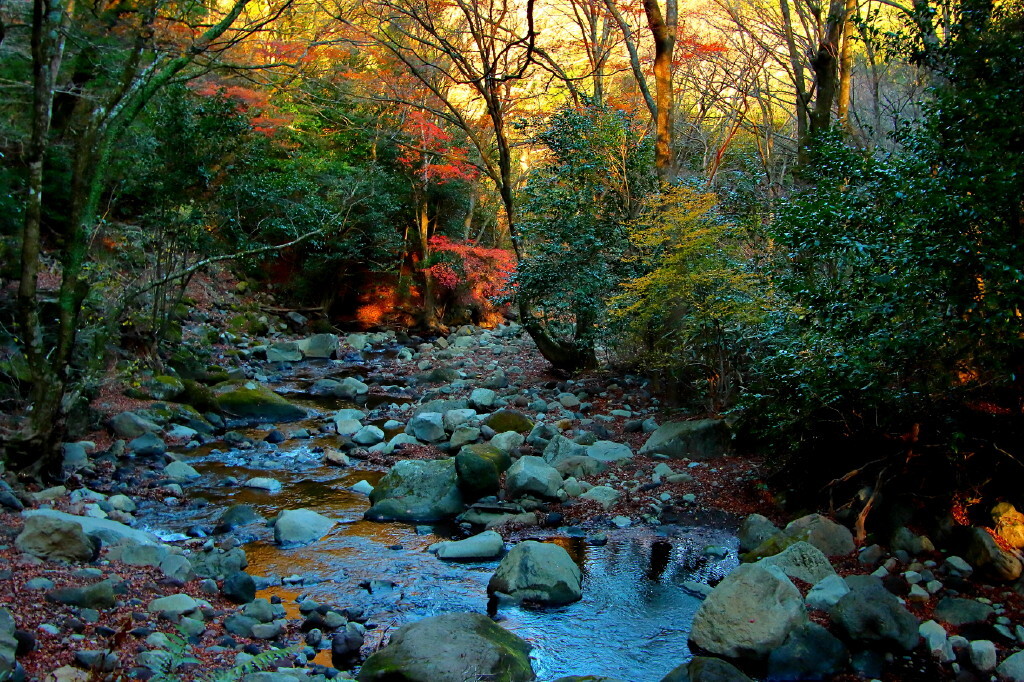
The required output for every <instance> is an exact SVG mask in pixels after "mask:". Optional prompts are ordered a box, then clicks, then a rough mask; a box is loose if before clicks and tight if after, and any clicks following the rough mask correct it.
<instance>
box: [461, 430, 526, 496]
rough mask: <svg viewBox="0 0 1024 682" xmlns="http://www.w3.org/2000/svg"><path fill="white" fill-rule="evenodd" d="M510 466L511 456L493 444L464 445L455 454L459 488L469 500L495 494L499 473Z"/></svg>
mask: <svg viewBox="0 0 1024 682" xmlns="http://www.w3.org/2000/svg"><path fill="white" fill-rule="evenodd" d="M510 466H512V457H510V456H509V454H508V453H507V452H504V451H502V450H499V449H498V448H496V447H494V446H493V445H488V444H486V443H475V444H473V445H466V446H464V447H463V448H462V449H461V450H460V451H459V454H457V455H456V456H455V471H456V473H457V474H458V476H459V490H461V491H462V493H463V495H465V496H466V499H470V500H478V499H480V498H481V497H486V496H487V495H495V494H497V492H498V490H499V489H500V487H501V474H502V473H503V472H504V471H506V470H507V469H508V468H509V467H510Z"/></svg>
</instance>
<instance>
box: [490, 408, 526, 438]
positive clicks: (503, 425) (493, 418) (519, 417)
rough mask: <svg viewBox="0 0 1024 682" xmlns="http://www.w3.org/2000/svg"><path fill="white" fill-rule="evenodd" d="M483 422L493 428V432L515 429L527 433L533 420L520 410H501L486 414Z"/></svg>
mask: <svg viewBox="0 0 1024 682" xmlns="http://www.w3.org/2000/svg"><path fill="white" fill-rule="evenodd" d="M484 424H486V425H487V426H489V427H491V428H492V429H494V431H495V433H505V432H506V431H516V432H518V433H529V432H530V430H531V429H533V422H532V421H530V419H529V418H528V417H527V416H526V415H525V414H522V413H521V412H515V411H514V410H501V411H500V412H495V413H494V414H492V415H490V416H488V417H487V418H486V419H485V420H484Z"/></svg>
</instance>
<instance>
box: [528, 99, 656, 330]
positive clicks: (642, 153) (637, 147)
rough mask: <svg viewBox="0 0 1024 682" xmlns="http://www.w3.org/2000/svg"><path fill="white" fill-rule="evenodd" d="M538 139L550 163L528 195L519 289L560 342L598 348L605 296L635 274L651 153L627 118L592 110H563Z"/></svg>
mask: <svg viewBox="0 0 1024 682" xmlns="http://www.w3.org/2000/svg"><path fill="white" fill-rule="evenodd" d="M537 140H538V141H539V142H540V143H542V144H543V146H544V149H545V152H546V158H545V160H544V161H543V162H542V163H540V164H538V165H537V166H536V167H535V169H534V170H533V171H532V172H531V174H530V177H529V179H528V181H527V184H526V188H525V189H524V190H523V192H522V196H521V204H520V205H521V207H522V208H521V214H520V219H519V221H518V226H519V231H520V234H521V238H522V243H523V258H522V260H521V261H520V264H519V268H518V270H517V271H516V274H515V276H514V278H513V286H514V288H515V292H516V295H517V296H518V297H519V299H520V300H521V301H525V302H527V303H528V304H529V305H530V306H532V307H534V308H535V309H537V310H539V311H542V313H543V317H544V322H545V325H546V327H547V329H548V331H549V333H550V334H551V335H552V336H553V337H556V338H559V339H561V340H563V341H565V342H567V343H576V344H580V345H582V346H584V347H587V348H592V347H593V343H594V339H595V336H596V334H597V332H598V328H599V324H600V323H601V321H602V320H603V317H604V313H605V307H606V300H607V299H608V297H609V296H610V295H611V294H612V293H613V292H614V290H615V288H616V286H617V285H618V283H619V282H621V281H622V280H623V279H624V278H625V277H627V276H628V275H629V274H631V273H630V271H629V269H628V264H627V263H626V262H625V260H624V258H623V256H624V255H625V253H626V251H627V249H628V248H629V240H628V230H627V222H628V221H629V220H630V219H632V218H634V217H636V215H638V213H639V212H640V210H641V208H642V205H643V199H644V197H645V196H646V195H647V194H648V193H649V192H651V191H652V190H653V189H654V187H655V184H656V183H655V179H654V176H653V174H652V167H653V162H652V158H653V157H652V154H653V152H652V147H651V144H650V141H649V140H648V139H647V138H646V137H645V136H644V135H643V132H642V130H641V129H640V127H639V126H638V123H637V122H636V121H634V120H632V118H631V117H630V116H628V115H627V114H626V113H624V112H621V111H618V110H614V109H609V108H606V107H600V106H594V105H591V106H585V107H581V108H572V107H567V108H564V109H562V110H560V111H559V112H557V113H556V114H555V115H554V116H552V117H551V119H550V121H549V122H548V125H547V127H546V128H544V129H543V130H541V131H540V132H539V133H538V134H537Z"/></svg>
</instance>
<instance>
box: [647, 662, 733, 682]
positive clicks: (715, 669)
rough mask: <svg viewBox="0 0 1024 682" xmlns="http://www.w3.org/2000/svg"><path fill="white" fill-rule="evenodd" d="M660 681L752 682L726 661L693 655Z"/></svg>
mask: <svg viewBox="0 0 1024 682" xmlns="http://www.w3.org/2000/svg"><path fill="white" fill-rule="evenodd" d="M661 682H753V681H752V680H751V679H750V678H749V677H747V676H746V675H745V674H743V671H741V670H740V669H739V668H737V667H736V666H734V665H733V664H732V663H729V662H728V661H723V660H722V659H720V658H711V657H710V656H694V657H693V658H692V659H690V661H689V662H688V663H684V664H682V665H681V666H679V667H678V668H675V669H674V670H672V672H670V673H669V674H668V675H666V676H665V677H663V678H662V679H661Z"/></svg>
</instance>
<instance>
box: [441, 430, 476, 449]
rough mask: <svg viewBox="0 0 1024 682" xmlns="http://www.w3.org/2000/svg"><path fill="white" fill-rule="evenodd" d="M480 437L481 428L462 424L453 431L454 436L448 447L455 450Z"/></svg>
mask: <svg viewBox="0 0 1024 682" xmlns="http://www.w3.org/2000/svg"><path fill="white" fill-rule="evenodd" d="M479 438H480V429H478V428H476V427H475V426H460V427H458V428H457V429H455V431H454V433H452V438H451V440H450V441H448V447H450V448H452V449H453V450H454V449H456V448H461V447H462V446H463V445H469V444H470V443H475V442H476V441H477V440H479Z"/></svg>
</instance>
